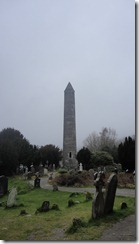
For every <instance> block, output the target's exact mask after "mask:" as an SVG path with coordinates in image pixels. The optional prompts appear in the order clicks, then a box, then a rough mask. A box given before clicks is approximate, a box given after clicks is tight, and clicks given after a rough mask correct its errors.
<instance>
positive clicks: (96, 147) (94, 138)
mask: <svg viewBox="0 0 139 244" xmlns="http://www.w3.org/2000/svg"><path fill="white" fill-rule="evenodd" d="M84 146H85V147H87V148H88V149H89V150H90V151H91V152H96V151H101V150H104V149H106V148H113V147H114V146H117V138H116V131H115V130H114V129H111V128H106V127H104V128H102V131H101V132H100V133H96V132H93V133H91V134H90V135H89V136H88V137H87V138H86V139H85V141H84Z"/></svg>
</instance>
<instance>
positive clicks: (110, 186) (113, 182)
mask: <svg viewBox="0 0 139 244" xmlns="http://www.w3.org/2000/svg"><path fill="white" fill-rule="evenodd" d="M117 183H118V179H117V174H115V173H113V174H112V175H110V177H109V179H108V181H107V186H106V191H105V204H104V213H105V214H109V213H112V212H113V206H114V199H115V194H116V188H117Z"/></svg>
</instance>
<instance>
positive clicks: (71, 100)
mask: <svg viewBox="0 0 139 244" xmlns="http://www.w3.org/2000/svg"><path fill="white" fill-rule="evenodd" d="M63 165H64V167H65V168H68V169H73V168H77V161H76V121H75V92H74V89H73V87H72V85H71V84H70V82H69V83H68V85H67V87H66V89H65V91H64V131H63Z"/></svg>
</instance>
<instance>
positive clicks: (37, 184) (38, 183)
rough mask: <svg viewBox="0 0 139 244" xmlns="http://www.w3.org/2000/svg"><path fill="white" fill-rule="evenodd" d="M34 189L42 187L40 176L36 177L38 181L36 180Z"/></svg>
mask: <svg viewBox="0 0 139 244" xmlns="http://www.w3.org/2000/svg"><path fill="white" fill-rule="evenodd" d="M34 187H40V179H39V177H38V176H36V179H35V180H34Z"/></svg>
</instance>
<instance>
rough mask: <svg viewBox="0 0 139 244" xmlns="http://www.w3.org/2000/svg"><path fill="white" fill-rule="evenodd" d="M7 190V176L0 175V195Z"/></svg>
mask: <svg viewBox="0 0 139 244" xmlns="http://www.w3.org/2000/svg"><path fill="white" fill-rule="evenodd" d="M7 192H8V178H7V177H6V176H4V175H1V176H0V197H1V196H3V195H4V194H6V193H7Z"/></svg>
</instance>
